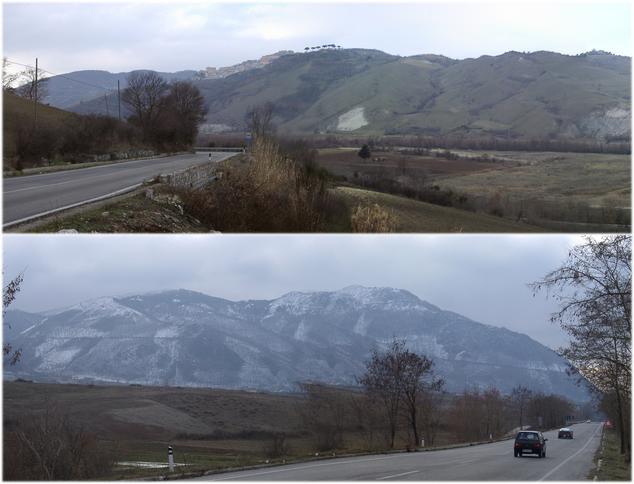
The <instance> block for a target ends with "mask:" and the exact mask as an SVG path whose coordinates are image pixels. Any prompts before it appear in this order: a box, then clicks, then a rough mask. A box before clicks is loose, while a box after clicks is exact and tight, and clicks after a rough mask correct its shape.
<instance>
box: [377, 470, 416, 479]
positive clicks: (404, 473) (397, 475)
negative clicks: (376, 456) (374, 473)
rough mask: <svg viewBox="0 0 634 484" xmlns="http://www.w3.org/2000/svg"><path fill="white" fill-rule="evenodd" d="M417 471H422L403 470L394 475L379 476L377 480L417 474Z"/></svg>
mask: <svg viewBox="0 0 634 484" xmlns="http://www.w3.org/2000/svg"><path fill="white" fill-rule="evenodd" d="M417 472H420V471H410V472H402V473H401V474H394V475H392V476H385V477H379V478H378V479H377V481H382V480H384V479H392V478H393V477H402V476H409V475H410V474H416V473H417Z"/></svg>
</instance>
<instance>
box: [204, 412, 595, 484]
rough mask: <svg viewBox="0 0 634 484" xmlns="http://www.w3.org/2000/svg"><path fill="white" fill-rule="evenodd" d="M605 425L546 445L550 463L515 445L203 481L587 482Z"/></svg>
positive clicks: (587, 426)
mask: <svg viewBox="0 0 634 484" xmlns="http://www.w3.org/2000/svg"><path fill="white" fill-rule="evenodd" d="M601 426H602V424H601V423H596V422H593V423H583V424H577V425H574V426H572V428H573V430H574V437H575V438H574V439H573V440H567V439H562V440H559V439H557V433H556V431H551V432H544V435H545V437H546V438H547V439H548V442H547V444H546V458H545V459H540V458H538V457H537V456H530V455H528V456H525V457H521V458H520V457H517V458H516V457H513V441H512V440H509V441H505V442H496V443H492V444H484V445H477V446H473V447H461V448H456V449H450V450H439V451H433V452H415V453H403V454H384V455H372V456H362V457H353V458H341V459H331V460H325V461H314V462H307V463H304V464H292V465H286V466H277V467H266V468H261V469H255V470H252V471H241V472H230V473H225V474H214V475H209V476H204V477H200V478H197V479H199V480H208V481H211V480H222V481H224V480H243V481H246V480H259V481H264V480H275V481H324V480H336V481H349V480H363V481H374V480H382V481H390V480H392V481H405V480H413V481H449V480H451V481H456V480H457V481H485V480H486V481H488V480H491V481H542V480H544V481H569V480H584V479H585V478H586V476H587V475H588V472H589V471H590V470H591V469H592V466H593V463H592V459H593V456H594V454H595V452H596V450H597V448H598V446H599V444H600V440H601Z"/></svg>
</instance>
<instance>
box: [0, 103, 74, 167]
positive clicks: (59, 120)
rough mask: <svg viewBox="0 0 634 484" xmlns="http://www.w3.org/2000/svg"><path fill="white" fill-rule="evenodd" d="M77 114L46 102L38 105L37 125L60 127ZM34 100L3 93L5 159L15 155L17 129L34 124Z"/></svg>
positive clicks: (3, 148)
mask: <svg viewBox="0 0 634 484" xmlns="http://www.w3.org/2000/svg"><path fill="white" fill-rule="evenodd" d="M73 116H75V114H73V113H70V112H68V111H64V110H62V109H57V108H53V107H50V106H47V105H44V104H38V106H37V126H41V127H44V128H49V127H50V128H59V127H61V126H62V124H63V123H64V121H66V120H68V119H69V118H71V117H73ZM33 119H34V109H33V101H30V100H28V99H24V98H21V97H19V96H16V95H15V94H11V93H9V92H3V95H2V121H3V124H2V130H3V131H2V136H3V140H4V142H3V147H2V150H3V157H4V158H5V160H6V159H7V158H11V157H13V156H15V141H14V140H15V137H16V135H17V130H19V129H27V128H30V127H31V126H32V125H33Z"/></svg>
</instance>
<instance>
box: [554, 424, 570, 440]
mask: <svg viewBox="0 0 634 484" xmlns="http://www.w3.org/2000/svg"><path fill="white" fill-rule="evenodd" d="M557 438H558V439H572V430H571V429H569V428H567V427H564V428H563V429H559V433H558V434H557Z"/></svg>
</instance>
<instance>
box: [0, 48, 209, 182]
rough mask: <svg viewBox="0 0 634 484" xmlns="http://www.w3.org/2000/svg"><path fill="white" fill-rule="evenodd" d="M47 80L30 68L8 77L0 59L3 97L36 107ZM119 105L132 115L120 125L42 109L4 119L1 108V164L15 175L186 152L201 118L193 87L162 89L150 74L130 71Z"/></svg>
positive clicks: (202, 112) (176, 85)
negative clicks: (33, 168) (29, 170)
mask: <svg viewBox="0 0 634 484" xmlns="http://www.w3.org/2000/svg"><path fill="white" fill-rule="evenodd" d="M47 81H48V78H46V77H44V76H43V73H42V72H38V74H37V75H36V73H35V69H34V68H27V69H26V70H24V71H22V72H20V73H16V74H10V73H9V72H8V71H7V69H6V59H5V69H4V70H3V92H4V93H6V94H8V95H15V96H18V97H20V98H23V99H26V100H29V101H34V102H35V103H37V105H41V104H42V103H43V102H44V100H45V99H46V97H47V87H46V85H47ZM16 84H17V86H16ZM121 102H122V103H123V105H124V106H125V107H127V108H128V110H129V111H130V112H131V113H132V114H131V115H130V116H129V117H128V118H127V119H125V120H119V119H117V118H115V117H112V116H104V115H94V114H93V115H78V114H75V113H70V112H63V111H56V112H53V111H50V110H49V112H48V113H42V109H38V110H39V111H40V114H39V115H36V113H35V109H34V110H30V109H24V108H25V107H26V106H21V105H19V104H15V113H13V112H12V114H11V116H10V117H7V110H6V107H5V119H4V121H5V122H4V136H5V140H6V142H5V146H4V157H5V160H7V162H9V164H10V165H11V166H12V167H13V168H15V169H18V170H21V169H23V168H24V167H28V166H37V165H41V164H51V163H58V162H60V163H61V162H63V163H77V162H84V161H93V160H95V159H96V158H98V159H99V161H102V158H103V157H99V156H98V155H108V157H106V159H118V158H120V157H122V156H123V157H124V158H127V157H130V156H135V153H139V154H143V155H147V154H151V153H157V152H174V151H183V150H188V149H190V148H191V147H192V146H193V144H194V142H195V141H196V137H197V135H198V126H199V124H200V123H201V122H202V121H203V120H204V117H205V114H206V107H205V101H204V98H203V96H202V95H201V93H200V91H199V89H198V88H197V87H196V86H195V85H194V84H193V83H191V82H189V81H173V82H172V83H169V84H168V83H167V82H166V81H165V80H164V79H163V78H162V77H161V76H159V75H158V74H157V73H156V72H153V71H135V72H132V73H131V74H130V75H129V76H128V79H127V87H126V88H125V89H124V90H123V91H122V93H121ZM6 103H7V98H6V97H5V104H6ZM12 105H13V104H12ZM44 114H46V115H44ZM5 163H6V162H5Z"/></svg>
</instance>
